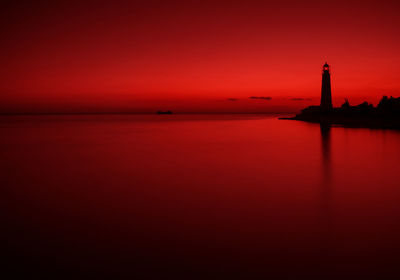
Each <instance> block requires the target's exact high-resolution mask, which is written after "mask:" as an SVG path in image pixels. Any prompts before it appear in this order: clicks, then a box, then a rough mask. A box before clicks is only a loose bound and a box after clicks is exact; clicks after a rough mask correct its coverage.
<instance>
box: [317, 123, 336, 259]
mask: <svg viewBox="0 0 400 280" xmlns="http://www.w3.org/2000/svg"><path fill="white" fill-rule="evenodd" d="M320 132H321V169H322V170H321V175H322V176H321V188H320V198H319V199H320V206H319V207H320V209H319V210H320V214H321V215H320V219H321V220H320V229H321V242H322V243H321V246H322V248H321V249H322V250H323V252H324V253H323V255H324V257H329V252H330V248H331V247H330V245H331V241H332V240H331V234H332V232H331V231H332V217H333V213H332V208H333V205H332V204H333V201H332V188H333V182H332V155H331V152H332V151H331V144H332V140H331V136H332V135H331V134H332V131H331V125H330V124H327V123H321V124H320Z"/></svg>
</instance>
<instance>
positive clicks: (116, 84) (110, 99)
mask: <svg viewBox="0 0 400 280" xmlns="http://www.w3.org/2000/svg"><path fill="white" fill-rule="evenodd" d="M8 2H9V3H8V4H3V6H2V9H1V11H0V13H1V18H0V21H1V22H0V24H1V27H0V32H1V38H2V43H1V46H0V49H1V53H0V59H1V68H0V69H1V70H0V111H1V112H83V111H135V112H145V111H148V112H154V111H155V110H158V109H173V110H175V111H178V112H231V111H232V112H264V111H265V112H278V111H293V110H297V109H298V108H301V107H302V106H305V105H308V104H318V103H319V95H320V84H321V67H322V64H323V63H324V62H325V61H328V63H330V64H331V65H332V80H333V86H332V87H333V98H334V105H340V104H341V102H343V99H344V97H348V98H349V100H350V103H352V102H353V103H356V102H361V101H362V100H363V99H366V100H368V101H370V102H374V103H375V102H376V101H377V100H378V99H379V98H380V97H381V96H382V95H383V94H386V95H393V96H399V95H400V79H399V76H400V75H399V73H400V71H399V69H398V68H399V67H400V66H399V65H400V52H399V50H400V36H399V29H400V17H399V16H398V13H399V10H400V2H398V1H382V0H380V1H285V0H283V1H276V2H275V1H252V0H247V1H233V0H231V1H217V0H214V1H206V0H203V1H190V0H186V1H173V0H170V1H151V0H147V1H53V2H55V3H44V2H43V3H40V1H31V2H32V3H29V1H18V2H23V3H18V4H16V3H11V2H12V1H8ZM15 2H17V1H15ZM4 5H5V6H4ZM250 96H268V97H271V98H272V99H271V100H264V99H250V98H249V97H250ZM228 98H235V99H237V100H236V101H232V100H228ZM293 98H307V99H309V98H311V100H305V101H298V100H292V99H293Z"/></svg>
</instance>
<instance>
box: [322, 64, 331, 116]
mask: <svg viewBox="0 0 400 280" xmlns="http://www.w3.org/2000/svg"><path fill="white" fill-rule="evenodd" d="M321 110H322V111H330V110H332V93H331V73H330V69H329V64H328V63H327V62H325V64H324V66H323V67H322V88H321Z"/></svg>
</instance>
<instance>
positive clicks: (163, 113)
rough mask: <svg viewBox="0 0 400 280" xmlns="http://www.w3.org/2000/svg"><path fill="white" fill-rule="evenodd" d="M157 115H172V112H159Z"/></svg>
mask: <svg viewBox="0 0 400 280" xmlns="http://www.w3.org/2000/svg"><path fill="white" fill-rule="evenodd" d="M157 114H159V115H171V114H172V111H170V110H168V111H157Z"/></svg>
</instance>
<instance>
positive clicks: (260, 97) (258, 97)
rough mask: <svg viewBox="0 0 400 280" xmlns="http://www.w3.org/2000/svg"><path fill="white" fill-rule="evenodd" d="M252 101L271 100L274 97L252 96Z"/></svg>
mask: <svg viewBox="0 0 400 280" xmlns="http://www.w3.org/2000/svg"><path fill="white" fill-rule="evenodd" d="M249 98H250V99H262V100H271V99H272V97H270V96H250V97H249Z"/></svg>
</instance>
